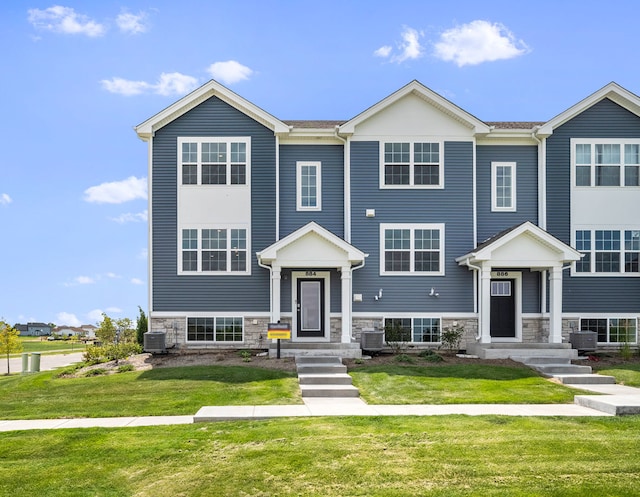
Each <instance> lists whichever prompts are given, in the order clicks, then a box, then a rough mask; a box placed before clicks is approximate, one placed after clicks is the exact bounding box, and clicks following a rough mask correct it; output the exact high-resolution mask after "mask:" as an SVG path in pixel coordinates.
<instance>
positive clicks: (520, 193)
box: [476, 145, 538, 243]
mask: <svg viewBox="0 0 640 497" xmlns="http://www.w3.org/2000/svg"><path fill="white" fill-rule="evenodd" d="M492 162H515V163H516V208H517V210H516V211H515V212H492V211H491V199H492V190H491V163H492ZM476 163H477V167H476V182H477V183H476V185H477V199H478V243H482V242H483V241H485V240H486V239H488V238H491V237H492V236H494V235H495V234H497V233H499V232H501V231H503V230H505V229H507V228H510V227H512V226H515V225H517V224H520V223H522V222H524V221H531V222H532V223H534V224H538V147H536V146H502V145H490V146H478V147H477V150H476Z"/></svg>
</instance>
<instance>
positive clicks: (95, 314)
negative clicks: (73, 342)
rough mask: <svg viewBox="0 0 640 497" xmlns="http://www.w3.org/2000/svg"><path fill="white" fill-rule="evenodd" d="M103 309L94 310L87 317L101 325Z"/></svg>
mask: <svg viewBox="0 0 640 497" xmlns="http://www.w3.org/2000/svg"><path fill="white" fill-rule="evenodd" d="M102 312H103V311H102V309H94V310H92V311H89V312H88V313H87V317H88V318H89V319H90V320H91V321H93V322H95V323H101V322H102Z"/></svg>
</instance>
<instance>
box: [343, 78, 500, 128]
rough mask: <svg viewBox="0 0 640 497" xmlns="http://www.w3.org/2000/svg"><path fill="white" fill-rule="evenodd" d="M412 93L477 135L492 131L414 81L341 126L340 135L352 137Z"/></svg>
mask: <svg viewBox="0 0 640 497" xmlns="http://www.w3.org/2000/svg"><path fill="white" fill-rule="evenodd" d="M411 93H413V94H414V95H417V96H419V97H420V98H422V99H423V100H425V101H426V102H427V103H429V104H430V105H432V106H433V107H435V108H437V109H438V110H440V111H442V112H443V113H444V114H446V115H448V116H449V117H451V118H453V119H455V120H456V121H458V122H460V123H462V124H463V125H465V126H466V127H467V128H469V129H472V130H474V132H475V133H479V134H486V133H489V132H490V131H491V128H490V127H489V126H488V125H487V124H485V123H484V122H482V121H480V120H479V119H478V118H476V117H474V116H472V115H471V114H469V113H468V112H465V111H464V110H462V109H461V108H460V107H458V106H456V105H454V104H453V103H451V102H449V100H447V99H446V98H444V97H442V96H440V95H438V94H437V93H435V92H434V91H432V90H430V89H429V88H427V87H426V86H424V85H423V84H421V83H419V82H418V81H416V80H413V81H412V82H411V83H409V84H408V85H406V86H404V87H403V88H400V89H399V90H398V91H396V92H394V93H392V94H391V95H389V96H388V97H386V98H384V99H383V100H381V101H380V102H378V103H377V104H375V105H373V106H371V107H369V108H368V109H367V110H365V111H364V112H362V113H360V114H358V115H357V116H356V117H354V118H353V119H351V120H349V121H347V122H346V123H344V124H343V125H341V126H339V130H340V134H343V135H352V134H353V133H354V132H355V129H356V126H358V124H360V123H362V122H364V121H366V120H367V119H369V118H370V117H372V116H374V115H376V114H377V113H379V112H380V111H382V110H383V109H385V108H387V107H389V106H391V105H393V104H394V103H395V102H397V101H398V100H400V99H401V98H403V97H405V96H406V95H409V94H411Z"/></svg>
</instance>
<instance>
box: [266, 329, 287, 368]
mask: <svg viewBox="0 0 640 497" xmlns="http://www.w3.org/2000/svg"><path fill="white" fill-rule="evenodd" d="M267 338H268V339H269V340H278V356H277V357H278V359H280V340H291V325H290V324H288V323H269V324H268V326H267Z"/></svg>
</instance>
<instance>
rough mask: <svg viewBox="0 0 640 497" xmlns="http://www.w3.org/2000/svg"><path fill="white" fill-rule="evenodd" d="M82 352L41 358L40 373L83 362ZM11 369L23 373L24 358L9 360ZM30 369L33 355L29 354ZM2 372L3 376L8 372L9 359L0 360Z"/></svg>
mask: <svg viewBox="0 0 640 497" xmlns="http://www.w3.org/2000/svg"><path fill="white" fill-rule="evenodd" d="M82 354H83V353H82V352H69V353H67V354H53V355H44V354H42V355H41V356H40V371H49V370H51V369H56V368H61V367H64V366H68V365H70V364H73V363H75V362H80V361H82ZM9 368H10V370H11V373H20V372H21V371H22V357H14V358H11V359H9ZM29 368H31V354H29ZM0 371H1V372H2V374H5V373H6V372H7V359H6V358H3V359H0Z"/></svg>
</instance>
